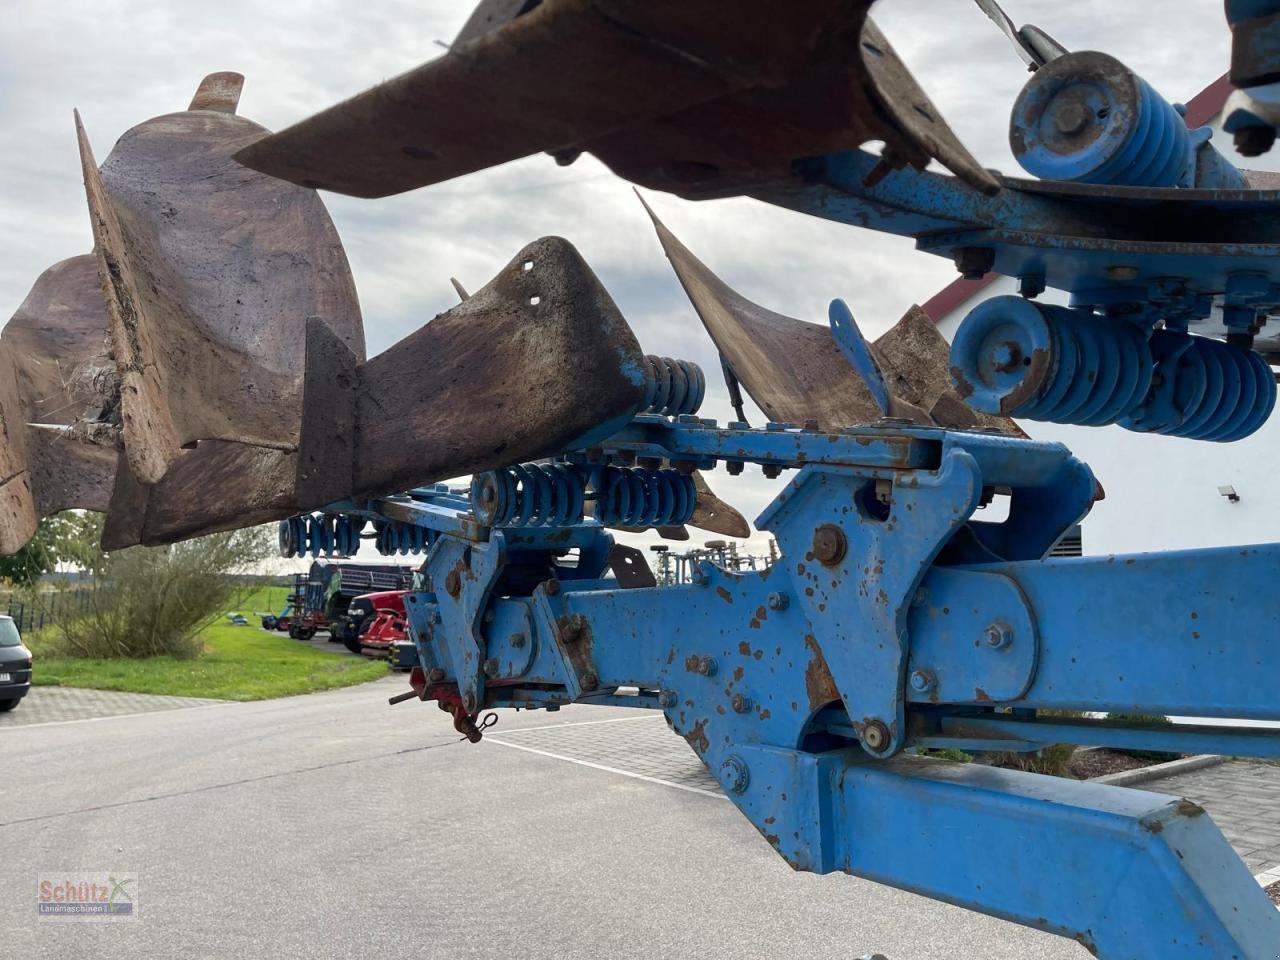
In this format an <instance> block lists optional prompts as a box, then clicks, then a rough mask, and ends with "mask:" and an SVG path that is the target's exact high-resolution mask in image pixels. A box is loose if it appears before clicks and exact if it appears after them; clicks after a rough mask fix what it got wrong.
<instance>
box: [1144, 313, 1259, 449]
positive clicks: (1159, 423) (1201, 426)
mask: <svg viewBox="0 0 1280 960" xmlns="http://www.w3.org/2000/svg"><path fill="white" fill-rule="evenodd" d="M1151 347H1152V351H1153V353H1154V354H1155V356H1156V358H1157V359H1156V376H1155V385H1154V386H1153V388H1152V390H1151V392H1150V394H1149V395H1148V396H1147V398H1146V402H1145V403H1143V405H1142V406H1140V407H1138V408H1137V409H1136V410H1134V411H1133V412H1132V413H1131V414H1130V415H1129V416H1128V417H1126V418H1124V419H1123V420H1121V421H1120V426H1122V427H1124V428H1125V429H1127V430H1134V431H1137V432H1139V433H1161V434H1166V435H1168V436H1173V437H1187V438H1189V439H1192V440H1214V441H1217V442H1219V443H1229V442H1231V441H1233V440H1241V439H1243V438H1245V437H1247V436H1249V435H1250V434H1251V433H1253V432H1254V431H1256V430H1257V429H1258V428H1259V427H1261V426H1262V425H1263V424H1264V423H1266V422H1267V418H1268V417H1270V416H1271V411H1272V409H1274V407H1275V403H1276V379H1275V375H1274V374H1273V373H1272V372H1271V368H1270V366H1268V365H1267V362H1266V361H1265V360H1263V359H1262V357H1261V356H1259V355H1258V354H1257V353H1255V352H1254V351H1252V350H1245V349H1241V348H1240V347H1236V346H1232V345H1231V344H1227V343H1222V342H1221V341H1218V340H1209V339H1207V338H1205V337H1193V336H1188V335H1187V334H1185V333H1173V332H1171V331H1168V330H1157V331H1156V332H1155V333H1154V334H1153V335H1152V337H1151Z"/></svg>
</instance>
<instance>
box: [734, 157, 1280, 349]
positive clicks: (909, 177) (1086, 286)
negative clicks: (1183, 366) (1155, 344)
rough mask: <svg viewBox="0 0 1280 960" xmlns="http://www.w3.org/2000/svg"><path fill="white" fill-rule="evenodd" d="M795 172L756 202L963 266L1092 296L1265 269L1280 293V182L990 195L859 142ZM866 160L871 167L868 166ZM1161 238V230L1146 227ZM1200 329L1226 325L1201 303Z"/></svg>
mask: <svg viewBox="0 0 1280 960" xmlns="http://www.w3.org/2000/svg"><path fill="white" fill-rule="evenodd" d="M802 172H803V174H804V176H803V178H801V179H795V180H792V181H786V182H782V183H779V184H777V185H773V186H770V187H768V188H761V189H759V190H757V191H755V192H754V193H753V194H752V195H753V196H754V197H755V198H756V199H758V200H761V201H763V202H766V203H771V204H774V205H776V206H781V207H785V208H787V209H791V210H796V211H799V212H801V213H808V214H811V215H813V216H817V217H821V218H823V219H827V220H833V221H836V222H838V223H846V224H852V225H856V226H861V227H866V228H870V229H873V230H879V231H882V232H885V233H892V234H897V235H899V236H908V237H912V238H914V239H915V240H916V241H917V246H918V247H919V248H920V249H921V250H924V251H926V252H928V253H933V254H936V255H938V256H942V257H946V258H948V259H951V260H953V261H955V263H956V264H957V267H958V268H960V269H961V270H962V271H963V272H965V273H966V274H967V275H970V276H974V277H978V276H981V275H982V274H984V273H986V272H991V271H993V272H996V273H1000V274H1003V275H1005V276H1010V277H1018V278H1028V279H1029V280H1030V279H1033V280H1034V281H1035V285H1036V286H1037V287H1038V288H1041V289H1042V288H1043V287H1044V286H1049V287H1053V288H1056V289H1059V290H1064V291H1067V292H1068V293H1071V294H1073V295H1081V296H1085V297H1086V299H1087V301H1088V302H1090V303H1093V304H1095V305H1096V304H1105V303H1113V302H1122V303H1127V304H1142V305H1146V304H1148V303H1151V304H1156V305H1157V306H1158V305H1159V304H1161V303H1163V302H1164V301H1166V300H1167V299H1168V291H1169V290H1171V289H1177V290H1178V291H1181V293H1180V295H1186V296H1189V297H1191V298H1192V299H1195V298H1197V297H1199V298H1204V297H1212V296H1214V295H1218V294H1222V293H1223V291H1225V290H1226V289H1227V286H1228V283H1229V281H1230V279H1231V278H1232V277H1233V276H1237V275H1242V274H1250V275H1259V276H1263V277H1265V278H1266V280H1267V282H1268V283H1269V284H1271V285H1272V286H1273V288H1275V289H1274V291H1273V292H1270V293H1268V295H1267V297H1266V298H1265V299H1266V301H1267V302H1266V303H1256V304H1251V305H1250V306H1253V307H1257V308H1258V309H1259V310H1260V311H1262V314H1260V315H1264V314H1265V312H1266V311H1267V310H1273V309H1274V308H1275V307H1277V306H1278V305H1280V256H1278V254H1280V218H1277V216H1276V213H1277V211H1278V210H1280V192H1277V191H1276V190H1269V189H1257V190H1242V189H1179V188H1172V187H1171V188H1149V187H1128V186H1117V185H1095V184H1080V183H1065V182H1053V181H1035V180H1024V179H1018V178H1012V177H1002V178H1000V182H1001V185H1002V187H1003V189H1002V190H1001V191H1000V193H999V194H998V195H996V196H995V197H987V196H984V195H983V194H981V193H979V192H978V191H976V190H974V189H972V188H971V187H968V186H967V185H965V184H964V183H962V182H961V181H959V180H957V179H956V178H954V177H948V176H944V175H941V174H936V173H932V172H930V171H916V170H899V171H894V172H890V173H888V174H887V175H883V176H882V175H881V174H882V173H883V169H882V168H881V160H880V158H879V157H876V156H874V155H872V154H870V153H867V152H865V151H861V150H854V151H847V152H843V153H838V154H830V155H828V156H825V157H818V158H814V159H813V160H811V161H807V162H806V163H805V164H804V165H803V170H802ZM873 172H875V175H874V176H873V175H872V174H873ZM1153 238H1158V239H1153ZM1192 322H1193V325H1194V326H1195V327H1196V328H1197V329H1199V330H1201V331H1202V332H1208V333H1211V334H1215V335H1225V333H1226V332H1227V331H1226V328H1225V327H1224V326H1223V324H1222V323H1221V322H1219V321H1218V320H1217V319H1214V318H1211V317H1210V316H1209V315H1208V313H1207V312H1206V313H1205V314H1204V315H1202V316H1196V317H1194V318H1192Z"/></svg>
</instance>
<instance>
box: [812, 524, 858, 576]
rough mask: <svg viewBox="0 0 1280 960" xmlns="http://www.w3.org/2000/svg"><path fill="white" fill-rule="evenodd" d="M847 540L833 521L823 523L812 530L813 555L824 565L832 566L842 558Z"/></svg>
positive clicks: (847, 544)
mask: <svg viewBox="0 0 1280 960" xmlns="http://www.w3.org/2000/svg"><path fill="white" fill-rule="evenodd" d="M848 549H849V541H848V539H847V538H846V537H845V535H844V531H843V530H841V529H840V528H839V527H837V526H836V525H835V524H834V523H824V524H823V525H822V526H820V527H818V529H816V530H814V531H813V555H814V557H816V558H817V560H818V562H819V563H821V564H823V565H824V566H828V567H834V566H835V565H836V564H837V563H839V562H840V561H841V560H843V559H844V555H845V551H846V550H848Z"/></svg>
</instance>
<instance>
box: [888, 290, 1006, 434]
mask: <svg viewBox="0 0 1280 960" xmlns="http://www.w3.org/2000/svg"><path fill="white" fill-rule="evenodd" d="M871 350H872V353H874V354H875V357H876V362H877V364H878V366H879V367H880V369H881V371H883V373H884V376H885V380H886V385H887V386H888V388H889V392H890V394H891V395H892V396H894V397H896V398H900V399H901V400H904V401H906V402H907V403H910V404H912V405H913V406H915V407H916V408H918V409H920V410H925V411H928V412H929V419H930V420H932V421H933V422H934V423H936V424H937V425H938V426H940V427H948V428H951V429H955V430H972V429H975V428H987V429H992V430H999V431H1000V432H1001V433H1008V434H1011V435H1013V436H1019V437H1022V436H1026V434H1024V433H1023V432H1022V430H1021V429H1020V428H1019V427H1018V425H1017V424H1016V423H1014V422H1013V421H1012V420H1010V419H1009V418H1008V417H995V416H991V415H989V414H985V413H979V412H978V411H976V410H973V409H971V408H970V407H969V406H968V405H967V404H966V403H965V402H964V401H963V400H961V399H960V395H959V394H957V393H956V391H955V388H954V387H953V386H952V385H951V376H950V370H951V360H950V352H951V348H950V345H949V344H948V343H947V341H946V339H945V338H944V337H943V336H942V334H941V333H939V332H938V325H937V324H936V323H934V322H933V318H931V317H930V316H929V315H928V314H927V313H925V312H924V310H922V309H921V308H920V307H919V306H915V305H913V306H912V307H911V309H909V310H908V311H907V312H906V314H904V315H903V317H902V319H901V320H899V321H898V322H897V323H896V324H894V325H893V326H892V327H890V328H889V330H888V331H886V332H885V334H884V335H883V336H881V337H880V338H879V339H878V340H876V342H875V343H874V344H873V345H872V347H871Z"/></svg>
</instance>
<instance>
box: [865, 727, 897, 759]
mask: <svg viewBox="0 0 1280 960" xmlns="http://www.w3.org/2000/svg"><path fill="white" fill-rule="evenodd" d="M889 740H890V736H889V728H888V727H887V726H886V725H885V723H884V721H883V720H869V721H867V723H866V724H865V725H863V727H862V745H863V746H864V747H865V748H866V749H867V751H868V752H870V753H875V754H879V753H883V752H884V750H885V748H886V747H888V746H889Z"/></svg>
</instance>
